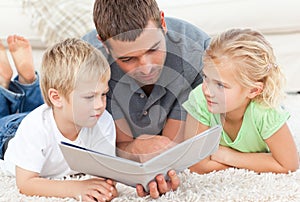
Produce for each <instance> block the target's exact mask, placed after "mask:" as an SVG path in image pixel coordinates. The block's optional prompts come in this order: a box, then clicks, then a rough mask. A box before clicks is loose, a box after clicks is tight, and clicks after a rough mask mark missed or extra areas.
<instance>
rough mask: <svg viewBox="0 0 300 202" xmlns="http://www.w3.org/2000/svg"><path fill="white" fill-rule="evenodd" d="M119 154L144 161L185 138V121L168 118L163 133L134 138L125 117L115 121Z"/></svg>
mask: <svg viewBox="0 0 300 202" xmlns="http://www.w3.org/2000/svg"><path fill="white" fill-rule="evenodd" d="M115 123H116V132H117V147H118V151H117V154H118V156H121V157H123V158H127V159H131V160H135V161H141V162H144V161H146V160H149V159H150V158H152V157H154V156H156V155H158V154H159V153H161V152H163V151H165V150H166V149H168V148H170V147H172V146H174V144H175V143H174V142H176V143H178V142H180V141H182V140H183V128H184V122H182V121H179V120H174V119H168V120H167V122H166V125H165V128H164V129H163V134H162V135H148V134H143V135H140V136H139V137H138V138H133V136H132V133H131V131H130V128H129V125H128V123H127V122H126V120H125V119H119V120H116V121H115Z"/></svg>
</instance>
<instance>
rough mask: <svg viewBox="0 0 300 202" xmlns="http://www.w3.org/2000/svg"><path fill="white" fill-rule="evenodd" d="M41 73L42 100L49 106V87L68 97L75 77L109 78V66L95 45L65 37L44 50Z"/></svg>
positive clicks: (73, 86)
mask: <svg viewBox="0 0 300 202" xmlns="http://www.w3.org/2000/svg"><path fill="white" fill-rule="evenodd" d="M40 77H41V79H40V86H41V89H42V94H43V97H44V101H45V103H46V104H47V105H49V106H52V103H51V101H50V98H49V96H48V91H49V89H50V88H54V89H56V90H57V91H58V92H59V93H60V94H61V95H62V96H63V97H65V98H66V99H68V98H69V95H70V93H71V92H72V91H73V90H74V89H75V87H76V85H77V84H76V81H77V80H82V79H85V80H93V79H99V80H100V79H101V82H108V80H109V78H110V66H109V64H108V62H107V60H106V58H105V57H104V56H103V54H102V53H101V52H100V51H99V50H97V49H96V48H95V47H93V46H92V45H90V44H88V43H87V42H85V41H83V40H81V39H76V38H68V39H65V40H63V41H62V42H60V43H57V44H55V45H54V46H52V47H50V48H48V49H47V50H46V51H45V53H44V55H43V59H42V67H41V71H40Z"/></svg>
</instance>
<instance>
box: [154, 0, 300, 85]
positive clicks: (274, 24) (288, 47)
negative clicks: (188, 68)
mask: <svg viewBox="0 0 300 202" xmlns="http://www.w3.org/2000/svg"><path fill="white" fill-rule="evenodd" d="M157 1H158V4H159V6H160V8H161V9H162V10H163V11H164V12H165V16H173V17H178V18H181V19H185V20H187V21H189V22H192V23H193V24H195V25H197V26H198V27H200V28H201V29H203V30H204V31H206V32H207V33H208V34H209V35H211V36H213V35H215V34H217V33H220V32H222V31H225V30H227V29H229V28H234V27H241V28H245V27H250V28H254V29H258V30H260V31H261V32H262V33H264V35H265V36H266V38H267V39H268V40H269V41H270V42H271V43H272V45H273V48H274V51H275V54H276V56H277V60H278V63H279V65H281V66H282V68H283V69H284V72H285V74H286V76H287V91H300V80H298V74H297V73H300V12H299V11H300V1H298V0H285V1H282V0H185V1H167V0H157Z"/></svg>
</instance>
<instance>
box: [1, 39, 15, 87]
mask: <svg viewBox="0 0 300 202" xmlns="http://www.w3.org/2000/svg"><path fill="white" fill-rule="evenodd" d="M12 75H13V71H12V69H11V67H10V64H9V60H8V58H7V55H6V50H5V47H4V45H3V44H2V41H0V85H1V86H3V87H4V88H6V89H7V88H8V86H9V83H10V80H11V77H12Z"/></svg>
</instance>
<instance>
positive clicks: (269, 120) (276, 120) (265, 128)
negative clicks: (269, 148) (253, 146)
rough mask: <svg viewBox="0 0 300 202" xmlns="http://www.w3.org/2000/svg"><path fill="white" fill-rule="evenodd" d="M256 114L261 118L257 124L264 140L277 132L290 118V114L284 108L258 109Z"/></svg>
mask: <svg viewBox="0 0 300 202" xmlns="http://www.w3.org/2000/svg"><path fill="white" fill-rule="evenodd" d="M254 114H255V115H258V117H260V118H259V119H256V122H257V123H256V124H257V126H258V130H259V132H260V134H261V136H262V138H263V139H264V140H265V139H268V138H269V137H271V136H272V135H273V134H274V133H275V132H277V131H278V130H279V129H280V128H281V127H282V126H283V125H284V124H285V123H286V122H287V120H288V119H289V117H290V114H289V112H287V111H285V110H283V109H282V108H277V109H264V110H261V109H260V110H259V108H256V110H255V112H254Z"/></svg>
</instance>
